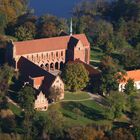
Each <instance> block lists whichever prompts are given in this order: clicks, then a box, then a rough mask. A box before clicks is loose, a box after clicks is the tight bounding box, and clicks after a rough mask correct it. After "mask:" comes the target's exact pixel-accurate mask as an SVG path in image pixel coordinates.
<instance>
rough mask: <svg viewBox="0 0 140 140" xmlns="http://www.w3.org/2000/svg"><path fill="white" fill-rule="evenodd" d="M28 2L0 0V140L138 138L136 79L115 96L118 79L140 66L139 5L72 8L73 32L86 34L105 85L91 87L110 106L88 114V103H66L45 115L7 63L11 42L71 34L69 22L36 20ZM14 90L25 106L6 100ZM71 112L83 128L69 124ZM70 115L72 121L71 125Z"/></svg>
mask: <svg viewBox="0 0 140 140" xmlns="http://www.w3.org/2000/svg"><path fill="white" fill-rule="evenodd" d="M28 2H29V0H0V65H1V68H0V140H1V139H2V140H22V139H25V140H30V139H31V140H36V139H37V140H55V139H57V140H59V139H60V140H63V139H64V140H97V139H98V140H135V139H136V140H139V139H140V118H139V116H140V96H139V95H138V93H140V92H139V91H136V89H135V88H134V81H133V80H129V81H128V83H127V84H126V90H125V94H120V93H116V92H117V87H118V85H117V84H118V83H117V82H118V81H117V80H118V79H117V77H114V75H116V73H118V72H123V73H124V74H125V71H127V70H135V69H139V68H140V1H139V0H113V1H111V2H108V1H106V0H95V1H87V0H85V1H83V2H81V3H79V4H77V5H76V6H75V7H74V8H73V11H72V20H73V33H74V34H79V33H85V34H86V35H87V37H88V39H89V41H90V43H91V59H93V60H94V61H93V62H94V63H91V65H93V66H97V67H98V68H99V69H100V70H101V72H102V75H101V77H100V81H101V83H102V86H101V87H97V85H94V84H93V83H90V84H91V85H93V88H94V89H95V87H97V88H98V91H100V92H101V93H105V94H106V95H109V96H107V97H106V98H105V101H104V105H106V104H107V106H108V107H106V106H104V107H103V105H102V106H99V105H97V104H95V103H91V104H90V103H88V104H87V106H88V108H86V109H85V110H84V108H83V106H84V103H83V102H81V103H79V104H78V103H77V104H76V103H72V102H70V104H71V106H70V105H68V104H66V103H63V104H58V105H56V106H51V107H50V109H49V110H48V111H47V113H46V114H44V113H42V112H36V111H35V110H34V109H33V103H34V102H33V101H34V90H33V88H31V87H30V86H26V87H24V88H23V87H21V85H20V84H19V81H18V77H19V74H18V73H16V72H15V71H14V69H13V68H12V67H9V66H8V65H7V64H4V63H5V59H4V53H5V50H6V44H7V42H8V41H9V40H11V39H12V40H14V41H24V40H32V39H39V38H45V37H55V36H59V35H60V33H61V32H62V31H63V32H66V33H68V34H69V24H70V19H64V18H58V17H56V16H55V15H50V14H44V15H42V16H40V17H37V16H36V15H34V12H33V10H31V9H29V8H28ZM3 64H4V65H3ZM72 68H73V67H72ZM95 84H96V83H95ZM69 86H70V85H69ZM15 87H16V90H15V93H14V95H13V94H11V95H12V96H13V97H12V98H14V99H15V100H16V101H17V103H18V105H19V106H20V107H17V106H13V105H11V104H9V103H8V101H7V95H8V96H9V91H10V92H11V90H13V89H15ZM60 106H61V107H60ZM73 106H76V107H75V108H74V107H73ZM94 106H95V108H94ZM96 106H97V107H96ZM21 108H24V109H21ZM60 108H61V109H60ZM62 108H64V109H70V110H72V112H70V113H68V112H67V111H66V112H64V110H62ZM79 108H80V109H81V108H82V109H81V110H82V111H81V110H80V109H79ZM93 108H94V109H93ZM92 109H93V110H94V111H93V110H92ZM96 109H98V110H96ZM99 110H100V111H99ZM84 111H85V112H84ZM84 113H85V114H84ZM71 114H76V115H75V117H74V120H75V121H74V122H76V123H77V122H78V123H81V124H82V125H81V124H78V123H77V124H74V123H71V122H69V121H70V120H72V119H73V118H72V117H71V116H70V115H71ZM64 116H65V117H64ZM80 116H81V118H80V119H81V122H80V121H79V120H80V119H79V117H80ZM67 117H69V118H70V117H71V118H70V119H69V121H68V119H67ZM85 118H87V119H86V120H85ZM99 118H102V120H103V121H102V123H101V120H100V121H99V122H98V119H99ZM118 118H119V119H118ZM91 120H92V121H93V120H94V123H91V122H90V121H91ZM118 120H119V121H118ZM96 121H97V122H98V123H96ZM83 122H84V123H83Z"/></svg>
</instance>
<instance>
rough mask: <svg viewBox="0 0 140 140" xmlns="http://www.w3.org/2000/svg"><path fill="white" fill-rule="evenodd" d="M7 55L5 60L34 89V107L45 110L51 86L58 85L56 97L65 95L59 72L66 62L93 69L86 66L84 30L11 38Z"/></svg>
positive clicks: (86, 43) (87, 51) (88, 53)
mask: <svg viewBox="0 0 140 140" xmlns="http://www.w3.org/2000/svg"><path fill="white" fill-rule="evenodd" d="M6 58H7V61H8V63H9V64H10V65H12V66H14V68H15V70H16V71H19V72H20V74H21V76H22V80H23V81H24V83H28V84H30V85H31V86H32V87H34V88H35V89H36V91H37V94H36V95H35V96H36V100H35V109H37V110H47V108H48V100H47V99H48V92H49V90H50V89H51V88H54V89H56V90H58V89H59V90H60V91H61V95H60V96H59V99H63V98H64V83H63V81H62V79H61V78H60V76H59V72H60V70H61V69H62V68H63V67H64V65H65V64H66V63H67V62H69V61H75V60H78V61H79V62H81V63H83V64H84V65H85V66H87V68H88V70H90V71H92V70H91V69H92V68H90V66H88V64H89V61H90V43H89V41H88V40H87V37H86V36H85V34H77V35H67V36H60V37H52V38H45V39H36V40H29V41H21V42H12V41H11V42H10V43H9V44H8V45H7V53H6ZM93 71H94V69H93Z"/></svg>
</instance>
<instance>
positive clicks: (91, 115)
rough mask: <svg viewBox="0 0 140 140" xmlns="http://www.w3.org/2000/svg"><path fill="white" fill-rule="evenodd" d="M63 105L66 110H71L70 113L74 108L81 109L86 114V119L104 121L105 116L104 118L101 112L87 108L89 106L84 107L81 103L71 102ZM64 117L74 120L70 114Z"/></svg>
mask: <svg viewBox="0 0 140 140" xmlns="http://www.w3.org/2000/svg"><path fill="white" fill-rule="evenodd" d="M61 105H62V107H63V108H64V109H66V110H69V111H72V110H73V109H74V108H78V109H80V110H81V111H82V112H83V113H84V117H86V118H88V119H92V120H95V121H97V120H102V119H104V116H103V114H101V112H100V111H98V110H95V109H93V108H90V107H87V106H84V105H83V104H81V103H75V102H69V103H62V104H61ZM64 115H65V116H66V117H70V118H72V117H71V116H70V115H68V114H64Z"/></svg>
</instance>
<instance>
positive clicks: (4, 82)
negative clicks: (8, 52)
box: [0, 64, 15, 108]
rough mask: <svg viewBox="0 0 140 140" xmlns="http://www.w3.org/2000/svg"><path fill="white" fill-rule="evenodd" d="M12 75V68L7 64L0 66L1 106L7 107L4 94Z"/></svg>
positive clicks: (10, 82)
mask: <svg viewBox="0 0 140 140" xmlns="http://www.w3.org/2000/svg"><path fill="white" fill-rule="evenodd" d="M14 75H15V73H14V69H13V68H12V67H10V66H8V65H7V64H5V65H4V66H2V67H1V68H0V104H1V107H2V108H7V98H6V95H7V93H8V89H9V86H10V85H11V84H12V78H13V77H14Z"/></svg>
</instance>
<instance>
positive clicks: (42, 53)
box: [7, 34, 90, 71]
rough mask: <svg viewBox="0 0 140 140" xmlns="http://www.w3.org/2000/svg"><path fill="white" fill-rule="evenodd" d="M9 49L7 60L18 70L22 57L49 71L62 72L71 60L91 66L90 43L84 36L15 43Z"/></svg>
mask: <svg viewBox="0 0 140 140" xmlns="http://www.w3.org/2000/svg"><path fill="white" fill-rule="evenodd" d="M7 48H8V57H7V58H8V59H9V60H10V62H11V60H12V61H13V62H11V63H14V66H15V68H16V69H18V61H19V59H20V57H21V56H23V57H25V58H27V59H28V60H30V61H32V62H33V63H35V64H36V65H38V66H40V67H42V68H43V69H45V70H47V71H53V70H60V69H61V68H62V67H63V65H64V64H65V63H66V62H67V61H69V60H72V61H73V60H75V59H80V60H81V61H83V62H85V63H87V64H89V59H90V43H89V42H88V40H87V38H86V36H85V35H84V34H78V35H72V36H61V37H53V38H46V39H37V40H30V41H22V42H13V43H12V44H9V46H8V47H7ZM9 52H10V53H9Z"/></svg>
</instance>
